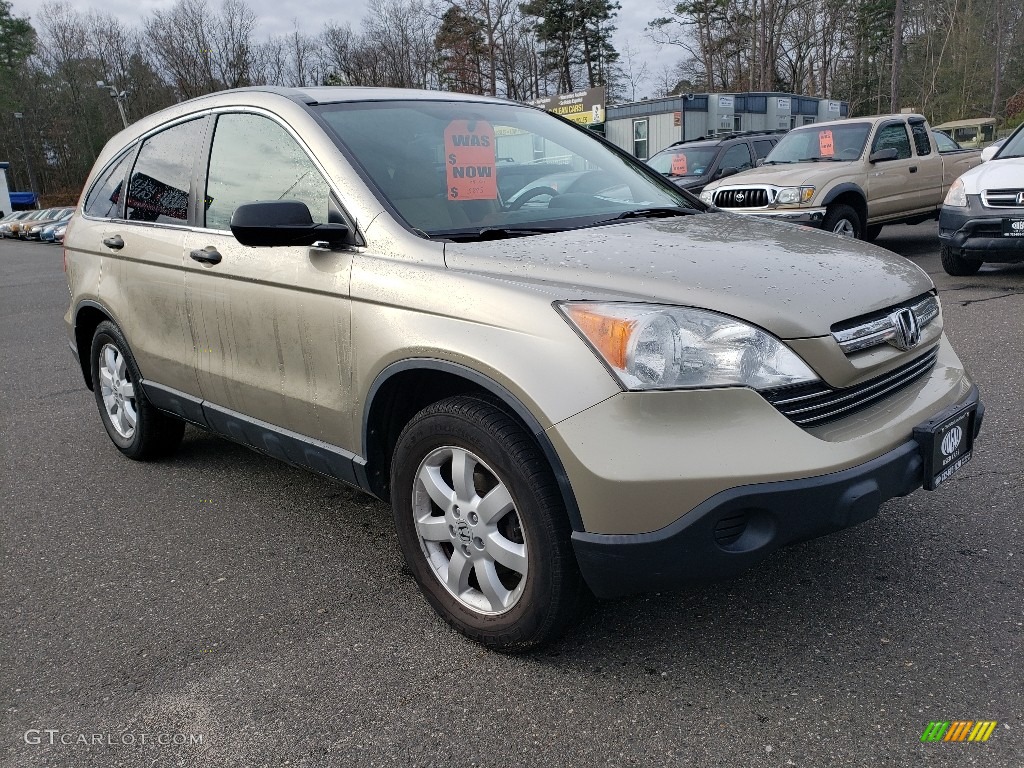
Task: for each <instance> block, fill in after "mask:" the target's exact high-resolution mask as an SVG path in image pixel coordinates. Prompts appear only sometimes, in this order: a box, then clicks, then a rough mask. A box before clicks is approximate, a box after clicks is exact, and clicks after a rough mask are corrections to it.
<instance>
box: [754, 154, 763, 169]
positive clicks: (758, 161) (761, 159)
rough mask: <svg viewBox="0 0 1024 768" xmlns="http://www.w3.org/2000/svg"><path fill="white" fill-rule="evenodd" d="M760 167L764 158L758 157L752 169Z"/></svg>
mask: <svg viewBox="0 0 1024 768" xmlns="http://www.w3.org/2000/svg"><path fill="white" fill-rule="evenodd" d="M762 165H764V158H763V157H759V158H757V160H755V161H754V167H755V168H760V167H761V166H762Z"/></svg>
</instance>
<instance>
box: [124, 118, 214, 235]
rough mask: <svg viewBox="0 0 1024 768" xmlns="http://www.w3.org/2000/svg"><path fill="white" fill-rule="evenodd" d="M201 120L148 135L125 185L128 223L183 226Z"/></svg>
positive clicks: (199, 137)
mask: <svg viewBox="0 0 1024 768" xmlns="http://www.w3.org/2000/svg"><path fill="white" fill-rule="evenodd" d="M202 123H203V121H202V120H192V121H189V122H187V123H181V124H180V125H176V126H174V127H172V128H168V129H167V130H166V131H161V132H160V133H158V134H156V135H154V136H150V137H149V138H148V139H146V141H145V143H143V145H142V149H141V150H140V151H139V157H138V160H136V161H135V167H134V168H133V169H132V175H131V181H130V182H129V184H128V201H127V202H128V208H127V212H128V215H127V218H128V220H129V221H151V222H156V223H162V224H184V223H185V222H186V221H187V220H188V209H189V202H190V187H191V181H192V159H193V157H194V156H195V149H196V147H197V146H198V144H199V141H200V140H201V138H202V133H201V130H200V129H201V126H202Z"/></svg>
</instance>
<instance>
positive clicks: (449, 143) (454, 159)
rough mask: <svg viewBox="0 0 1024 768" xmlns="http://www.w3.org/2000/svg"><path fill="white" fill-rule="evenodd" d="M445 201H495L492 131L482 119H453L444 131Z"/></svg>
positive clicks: (495, 170) (496, 180)
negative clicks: (446, 196)
mask: <svg viewBox="0 0 1024 768" xmlns="http://www.w3.org/2000/svg"><path fill="white" fill-rule="evenodd" d="M444 154H445V171H446V174H447V182H448V184H447V186H448V199H449V200H497V199H498V177H497V162H496V160H495V152H494V128H493V127H492V126H491V124H490V123H485V122H484V121H483V120H453V121H452V122H450V123H448V127H447V128H445V129H444Z"/></svg>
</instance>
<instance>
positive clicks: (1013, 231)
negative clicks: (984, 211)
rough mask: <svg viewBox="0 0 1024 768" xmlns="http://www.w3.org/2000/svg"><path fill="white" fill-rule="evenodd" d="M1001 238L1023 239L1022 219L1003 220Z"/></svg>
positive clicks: (1023, 223)
mask: <svg viewBox="0 0 1024 768" xmlns="http://www.w3.org/2000/svg"><path fill="white" fill-rule="evenodd" d="M1003 237H1024V219H1003Z"/></svg>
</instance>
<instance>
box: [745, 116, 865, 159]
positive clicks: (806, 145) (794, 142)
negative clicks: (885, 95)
mask: <svg viewBox="0 0 1024 768" xmlns="http://www.w3.org/2000/svg"><path fill="white" fill-rule="evenodd" d="M870 132H871V123H846V124H836V123H832V124H830V125H827V126H822V127H808V128H797V129H796V130H792V131H790V132H789V133H787V134H786V135H785V136H783V137H782V140H781V141H780V142H779V143H778V144H776V145H775V149H773V150H772V151H771V152H769V153H768V157H767V158H765V161H764V162H765V164H766V165H771V164H773V163H809V162H819V161H822V160H856V159H857V158H859V157H860V155H861V152H863V151H864V143H865V142H866V141H867V139H868V134H869V133H870Z"/></svg>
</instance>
